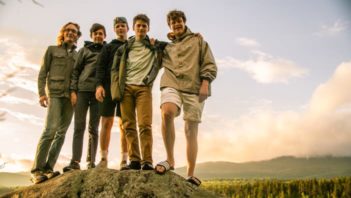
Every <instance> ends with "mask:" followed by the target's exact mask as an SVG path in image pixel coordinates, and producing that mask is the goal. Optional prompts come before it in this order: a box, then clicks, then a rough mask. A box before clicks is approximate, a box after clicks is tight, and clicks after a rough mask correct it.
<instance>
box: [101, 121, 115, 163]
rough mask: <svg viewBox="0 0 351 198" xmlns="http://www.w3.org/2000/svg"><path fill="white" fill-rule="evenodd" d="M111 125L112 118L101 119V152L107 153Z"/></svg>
mask: <svg viewBox="0 0 351 198" xmlns="http://www.w3.org/2000/svg"><path fill="white" fill-rule="evenodd" d="M112 125H113V116H112V117H104V116H102V117H101V130H100V149H101V151H102V152H105V151H106V152H107V151H108V147H109V145H110V136H111V129H112ZM104 157H105V158H107V156H102V158H104Z"/></svg>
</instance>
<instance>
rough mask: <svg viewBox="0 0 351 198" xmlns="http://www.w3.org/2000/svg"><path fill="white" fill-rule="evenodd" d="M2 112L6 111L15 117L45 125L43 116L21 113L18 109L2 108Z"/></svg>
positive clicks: (34, 123)
mask: <svg viewBox="0 0 351 198" xmlns="http://www.w3.org/2000/svg"><path fill="white" fill-rule="evenodd" d="M0 112H1V113H4V112H5V113H6V114H8V115H11V116H13V117H15V118H17V119H18V120H20V121H25V122H27V123H29V124H33V125H37V126H42V125H43V118H39V117H37V116H35V115H32V114H26V113H21V112H17V111H12V110H10V109H4V108H0Z"/></svg>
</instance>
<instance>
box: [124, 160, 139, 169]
mask: <svg viewBox="0 0 351 198" xmlns="http://www.w3.org/2000/svg"><path fill="white" fill-rule="evenodd" d="M140 169H141V165H140V162H139V161H130V163H129V164H128V165H127V170H140Z"/></svg>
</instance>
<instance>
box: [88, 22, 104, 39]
mask: <svg viewBox="0 0 351 198" xmlns="http://www.w3.org/2000/svg"><path fill="white" fill-rule="evenodd" d="M100 29H102V31H104V34H105V36H106V30H105V26H103V25H101V24H100V23H94V24H93V25H92V26H91V28H90V36H91V35H92V34H93V32H96V31H98V30H100Z"/></svg>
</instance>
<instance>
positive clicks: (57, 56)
mask: <svg viewBox="0 0 351 198" xmlns="http://www.w3.org/2000/svg"><path fill="white" fill-rule="evenodd" d="M65 63H66V56H65V54H63V53H54V54H53V63H52V64H53V66H63V65H65Z"/></svg>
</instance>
